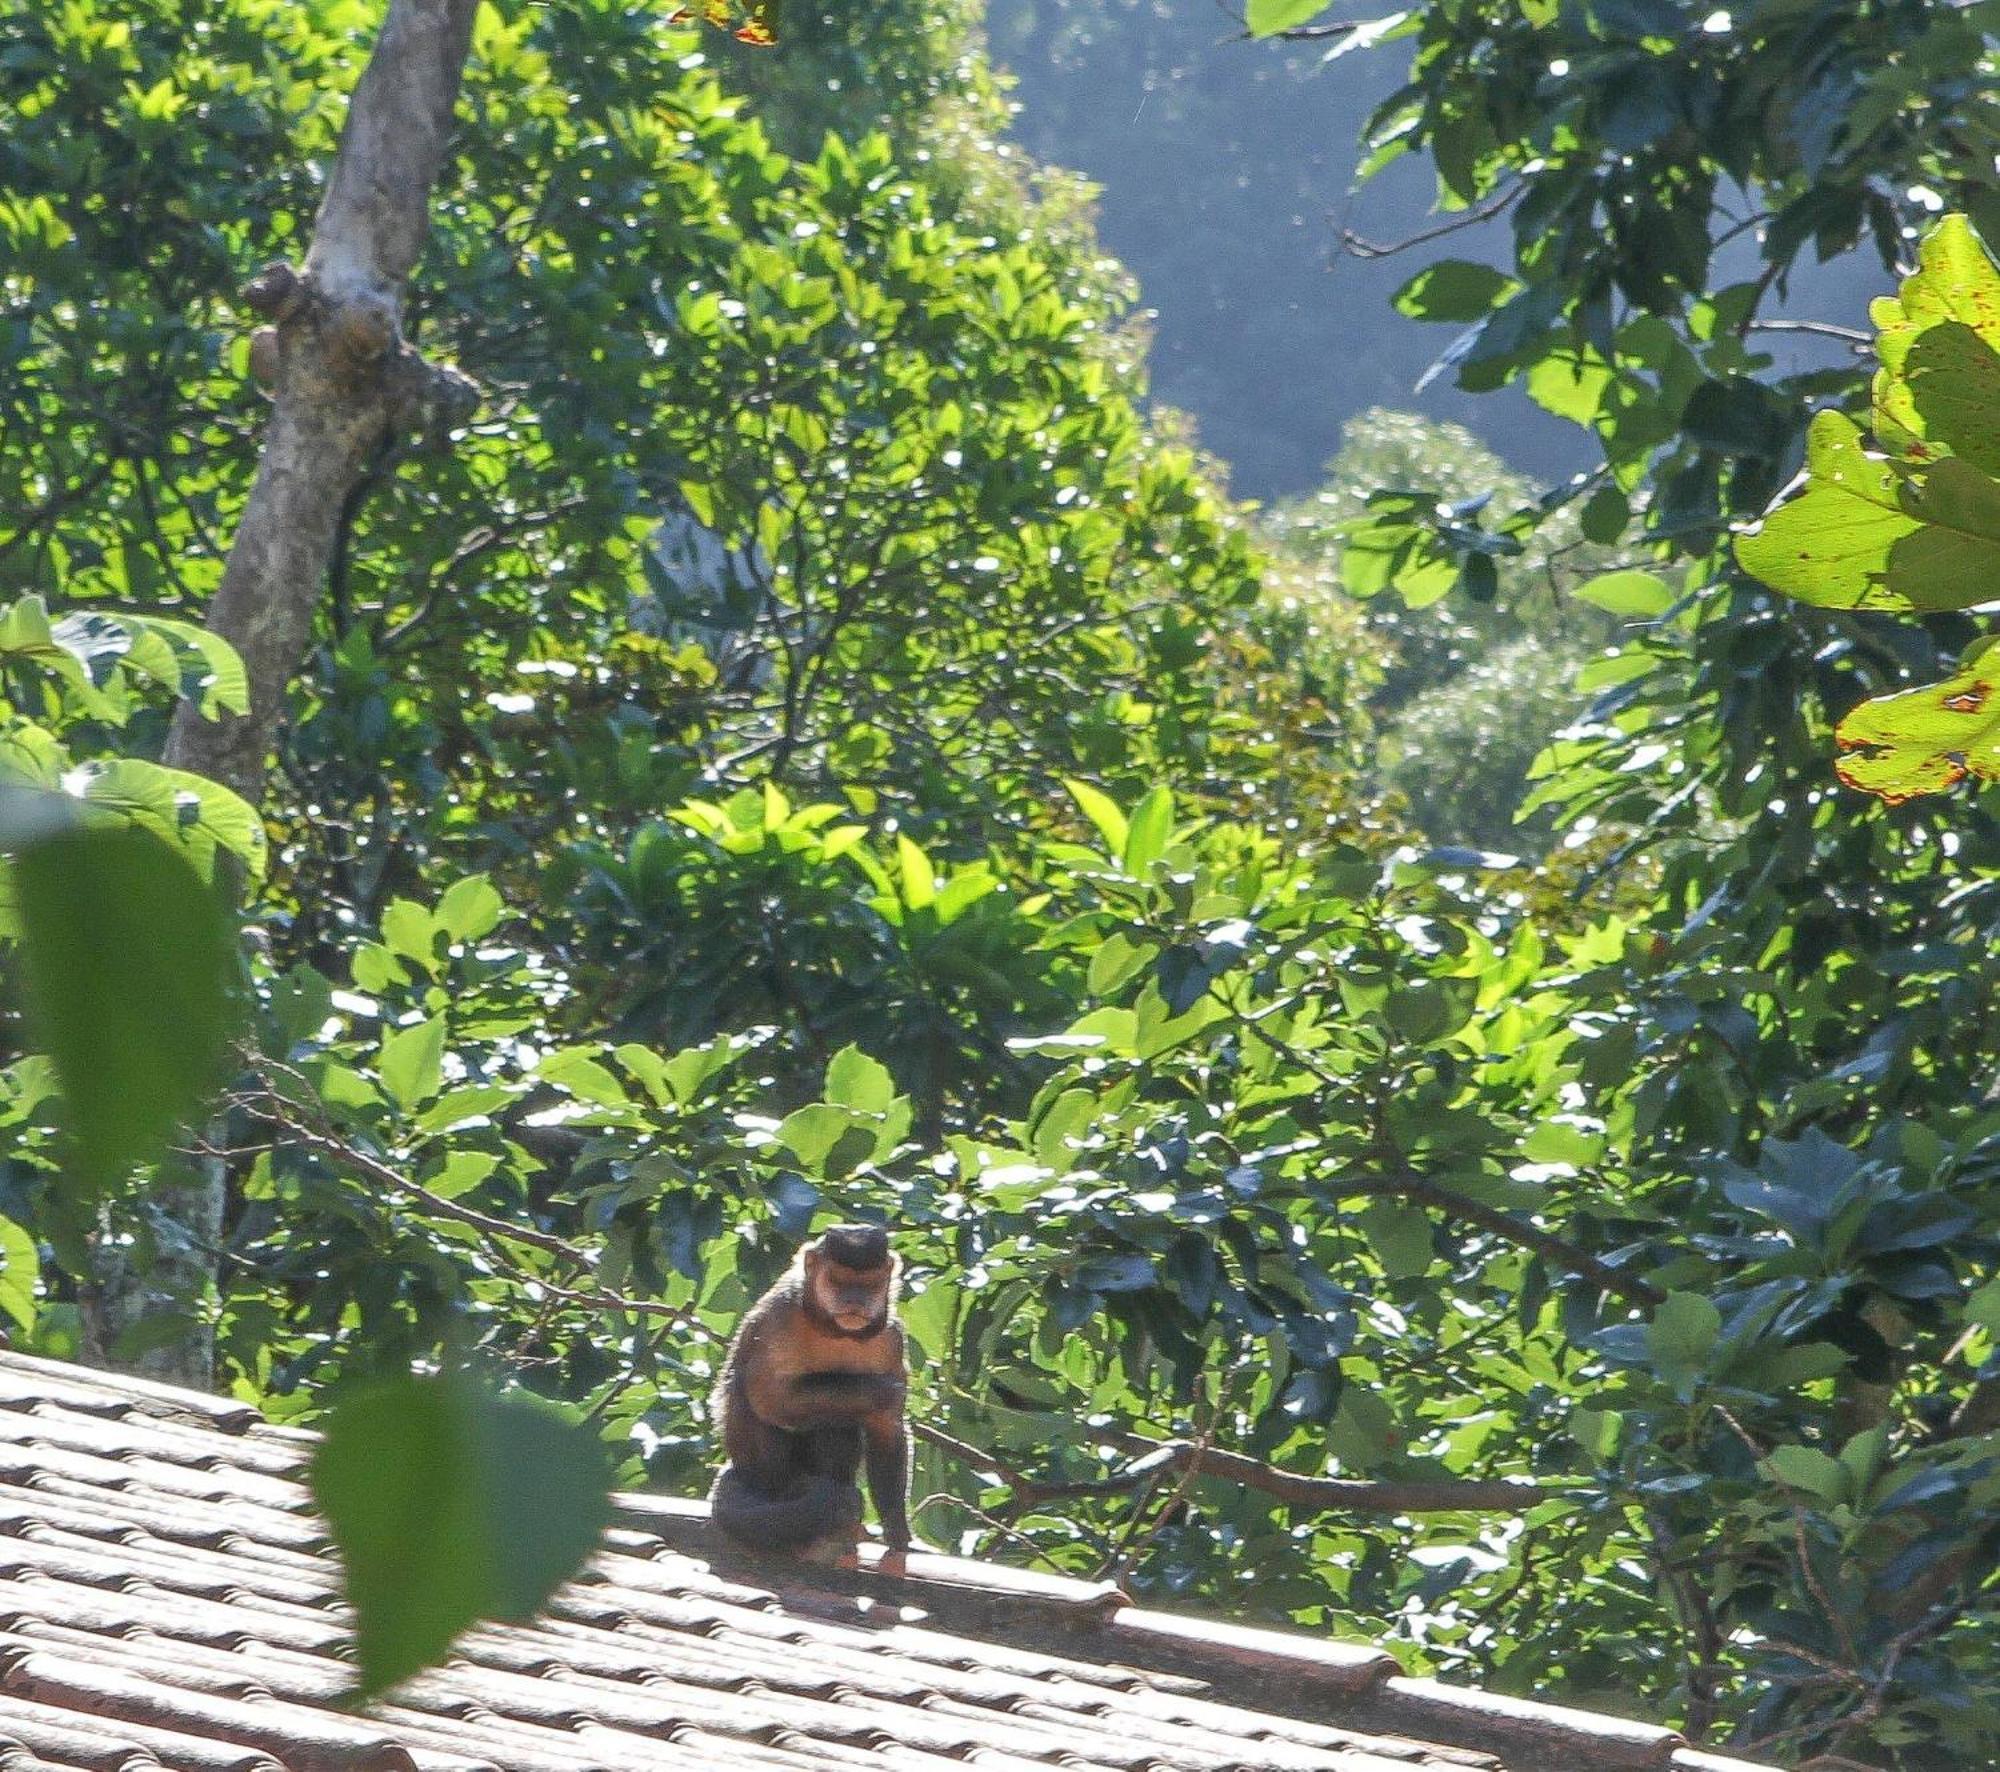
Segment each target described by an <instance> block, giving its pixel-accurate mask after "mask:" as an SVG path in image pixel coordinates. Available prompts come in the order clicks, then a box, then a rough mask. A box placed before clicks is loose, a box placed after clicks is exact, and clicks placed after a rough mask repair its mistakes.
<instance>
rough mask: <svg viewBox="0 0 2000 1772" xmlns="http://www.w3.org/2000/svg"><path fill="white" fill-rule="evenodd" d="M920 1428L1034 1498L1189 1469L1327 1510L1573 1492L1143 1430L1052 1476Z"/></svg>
mask: <svg viewBox="0 0 2000 1772" xmlns="http://www.w3.org/2000/svg"><path fill="white" fill-rule="evenodd" d="M912 1428H913V1430H914V1431H915V1433H916V1435H917V1437H918V1438H919V1439H922V1440H927V1441H929V1442H930V1444H931V1445H933V1446H937V1447H940V1448H941V1449H942V1450H944V1451H945V1452H947V1453H949V1454H950V1455H951V1456H952V1457H953V1458H954V1459H956V1460H957V1461H958V1462H959V1463H961V1464H965V1465H969V1466H970V1467H971V1468H972V1469H974V1470H982V1471H991V1472H993V1473H994V1474H995V1475H996V1476H998V1477H999V1478H1000V1479H1001V1481H1002V1482H1003V1483H1005V1485H1006V1486H1007V1487H1008V1488H1009V1489H1011V1490H1012V1491H1013V1492H1014V1497H1015V1499H1016V1500H1017V1501H1020V1502H1023V1503H1026V1504H1027V1505H1029V1506H1033V1505H1036V1504H1038V1503H1041V1502H1044V1501H1060V1500H1062V1499H1064V1498H1066V1497H1070V1496H1084V1495H1121V1494H1126V1493H1129V1492H1130V1491H1132V1490H1135V1489H1142V1488H1145V1487H1146V1486H1147V1485H1149V1484H1152V1483H1156V1482H1159V1481H1161V1480H1162V1479H1163V1478H1167V1477H1173V1476H1180V1475H1183V1474H1188V1473H1191V1474H1192V1475H1193V1476H1195V1477H1197V1478H1201V1479H1206V1480H1208V1481H1211V1482H1218V1483H1233V1484H1234V1485H1235V1486H1236V1487H1238V1488H1239V1489H1254V1490H1256V1491H1257V1493H1259V1494H1260V1495H1269V1496H1271V1497H1273V1498H1274V1499H1276V1500H1278V1501H1283V1502H1288V1503H1290V1504H1291V1505H1292V1506H1294V1507H1305V1508H1312V1509H1315V1510H1317V1511H1321V1512H1326V1513H1341V1512H1345V1513H1361V1514H1444V1513H1520V1512H1522V1511H1524V1510H1525V1509H1527V1508H1531V1507H1533V1506H1535V1505H1536V1504H1537V1503H1538V1502H1543V1501H1547V1500H1549V1499H1551V1498H1552V1497H1553V1496H1557V1495H1561V1494H1564V1493H1566V1492H1567V1491H1565V1490H1562V1489H1557V1488H1549V1487H1544V1486H1542V1485H1540V1484H1537V1483H1524V1482H1518V1481H1516V1480H1514V1479H1513V1478H1510V1477H1494V1478H1459V1477H1450V1478H1415V1479H1408V1480H1394V1479H1391V1480H1385V1481H1381V1482H1370V1481H1364V1480H1362V1479H1359V1478H1355V1477H1305V1476H1299V1475H1296V1474H1295V1473H1293V1472H1291V1471H1282V1470H1277V1469H1274V1468H1273V1467H1272V1466H1270V1465H1268V1464H1261V1463H1259V1462H1258V1461H1257V1460H1256V1459H1254V1458H1247V1457H1245V1456H1244V1455H1243V1454H1242V1453H1240V1452H1224V1451H1222V1450H1220V1449H1219V1448H1217V1447H1214V1446H1202V1445H1198V1444H1197V1443H1195V1442H1194V1441H1192V1440H1165V1441H1161V1440H1148V1439H1145V1438H1143V1437H1142V1436H1140V1435H1137V1434H1121V1435H1119V1436H1117V1438H1118V1443H1119V1444H1120V1445H1121V1446H1123V1447H1125V1448H1126V1449H1127V1450H1129V1451H1132V1452H1136V1453H1138V1454H1139V1456H1138V1457H1137V1458H1135V1459H1134V1460H1133V1461H1132V1463H1130V1464H1128V1465H1126V1466H1125V1467H1124V1468H1123V1469H1122V1470H1118V1471H1114V1472H1113V1473H1112V1474H1111V1475H1110V1476H1108V1477H1091V1478H1085V1479H1081V1480H1079V1481H1076V1482H1069V1483H1044V1482H1040V1481H1037V1480H1036V1479H1034V1478H1032V1477H1027V1476H1024V1475H1023V1474H1021V1473H1020V1472H1019V1471H1015V1470H1012V1469H1010V1468H1009V1467H1008V1466H1007V1465H1006V1464H1005V1463H1003V1462H1002V1461H1001V1460H999V1459H997V1458H995V1457H994V1456H993V1455H992V1454H991V1453H989V1452H983V1451H981V1450H980V1449H979V1448H978V1447H977V1446H974V1445H970V1444H969V1443H967V1442H966V1441H964V1440H961V1439H958V1438H956V1437H954V1436H953V1435H951V1434H948V1433H946V1432H945V1431H944V1430H943V1429H942V1428H936V1427H933V1426H931V1425H930V1423H928V1422H923V1421H919V1422H914V1423H912Z"/></svg>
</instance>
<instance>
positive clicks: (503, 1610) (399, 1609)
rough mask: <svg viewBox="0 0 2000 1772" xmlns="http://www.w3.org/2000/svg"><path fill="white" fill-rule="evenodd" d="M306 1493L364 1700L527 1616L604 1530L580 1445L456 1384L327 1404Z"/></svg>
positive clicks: (589, 1441) (534, 1415)
mask: <svg viewBox="0 0 2000 1772" xmlns="http://www.w3.org/2000/svg"><path fill="white" fill-rule="evenodd" d="M311 1482H312V1491H313V1495H314V1497H315V1498H316V1499H317V1500H318V1502H319V1505H320V1508H321V1509H322V1511H324V1513H325V1515H326V1519H327V1524H328V1526H329V1527H330V1528H331V1529H332V1533H333V1540H334V1543H335V1545H336V1546H337V1547H338V1548H339V1551H340V1555H341V1560H342V1563H343V1564H344V1566H345V1571H346V1587H347V1600H348V1603H349V1605H351V1606H352V1607H353V1608H354V1639H355V1659H356V1661H357V1662H358V1664H359V1669H360V1677H359V1681H358V1685H359V1689H360V1692H361V1693H362V1695H364V1696H366V1695H369V1694H372V1693H376V1692H380V1691H382V1690H384V1689H385V1688H387V1687H389V1686H393V1685H394V1684H396V1682H397V1681H399V1680H403V1679H407V1678H408V1677H409V1676H410V1675H411V1674H413V1673H415V1672H417V1671H418V1670H419V1669H420V1668H423V1667H427V1666H429V1665H430V1664H431V1663H432V1662H434V1661H436V1660H438V1659H439V1658H440V1657H441V1656H442V1655H443V1654H444V1652H445V1651H446V1649H447V1648H449V1647H450V1645H451V1642H452V1639H453V1638H454V1637H456V1636H457V1635H458V1633H459V1632H460V1631H462V1630H464V1629H465V1628H466V1627H467V1626H468V1625H470V1624H473V1623H474V1622H476V1621H477V1620H479V1619H482V1618H498V1619H507V1620H516V1621H518V1620H523V1619H526V1618H529V1617H531V1616H532V1615H533V1614H534V1612H535V1610H536V1609H537V1608H538V1607H539V1606H540V1605H541V1604H542V1602H543V1601H544V1600H546V1599H547V1598H548V1597H549V1595H550V1594H551V1593H552V1592H553V1591H554V1590H555V1588H556V1587H557V1586H558V1584H560V1583H561V1582H563V1581H565V1580H566V1579H568V1577H569V1576H570V1575H572V1574H573V1573H574V1572H575V1571H576V1569H577V1567H578V1566H579V1565H580V1564H581V1563H582V1561H583V1559H584V1558H585V1557H587V1556H588V1555H589V1554H590V1552H591V1551H592V1549H593V1548H595V1546H596V1544H597V1540H598V1536H599V1534H600V1533H601V1532H602V1531H603V1529H604V1525H605V1522H606V1521H607V1520H608V1519H609V1517H610V1508H609V1506H608V1503H607V1494H608V1489H609V1473H608V1471H607V1468H606V1464H605V1459H604V1454H603V1449H602V1447H601V1446H600V1445H599V1444H598V1442H597V1441H596V1440H595V1439H593V1438H592V1436H591V1435H590V1434H589V1433H587V1432H586V1431H585V1430H584V1429H582V1428H581V1427H579V1426H577V1425H576V1424H575V1423H574V1422H572V1421H570V1420H569V1419H567V1418H566V1417H565V1416H564V1415H563V1414H562V1413H561V1412H560V1411H559V1410H558V1409H556V1408H555V1407H554V1406H553V1405H552V1404H549V1403H545V1402H543V1401H542V1400H541V1399H539V1398H536V1397H530V1396H527V1395H525V1394H523V1393H521V1392H507V1393H499V1392H495V1391H493V1390H492V1389H490V1388H489V1387H487V1386H486V1385H483V1384H481V1383H479V1382H478V1381H476V1380H475V1379H472V1378H470V1377H468V1376H466V1375H465V1374H463V1373H450V1374H445V1375H443V1376H432V1377H425V1378H406V1379H401V1380H398V1381H395V1382H393V1383H390V1384H387V1385H384V1386H382V1387H380V1388H378V1389H376V1390H372V1391H367V1392H364V1393H361V1394H360V1395H357V1396H355V1397H353V1398H352V1399H350V1400H349V1401H347V1402H344V1403H342V1404H341V1405H340V1407H339V1408H338V1409H336V1410H335V1411H334V1414H333V1417H332V1419H331V1421H329V1423H328V1424H327V1430H326V1439H325V1441H324V1443H323V1444H322V1445H321V1446H320V1448H319V1451H318V1452H317V1453H316V1454H315V1456H314V1458H313V1461H312V1472H311Z"/></svg>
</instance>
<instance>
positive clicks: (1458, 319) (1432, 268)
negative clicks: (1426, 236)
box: [1392, 258, 1520, 325]
mask: <svg viewBox="0 0 2000 1772" xmlns="http://www.w3.org/2000/svg"><path fill="white" fill-rule="evenodd" d="M1519 287H1520V285H1519V284H1518V283H1516V282H1515V281H1514V279H1513V278H1512V277H1510V276H1508V275H1507V273H1506V272H1505V271H1496V270H1495V269H1494V268H1493V267H1492V266H1491V265H1482V264H1474V263H1473V262H1472V261H1471V260H1470V259H1463V258H1447V259H1441V260H1439V262H1438V263H1436V264H1434V265H1426V266H1424V268H1423V269H1422V270H1421V271H1419V272H1418V273H1417V274H1416V275H1415V276H1414V277H1412V278H1411V279H1410V280H1409V282H1407V283H1405V284H1404V285H1403V287H1402V288H1401V289H1399V290H1397V291H1396V293H1395V296H1394V297H1393V298H1392V299H1393V300H1394V302H1395V304H1396V307H1397V309H1398V311H1399V312H1401V313H1404V314H1407V315H1409V317H1410V318H1411V319H1413V320H1446V321H1451V322H1453V323H1454V324H1457V325H1464V324H1466V323H1467V322H1468V321H1472V320H1483V319H1484V318H1485V317H1486V315H1487V312H1488V311H1489V310H1490V309H1492V308H1495V307H1497V306H1498V305H1499V304H1500V303H1501V302H1502V301H1504V300H1505V299H1506V298H1507V297H1508V296H1510V295H1512V294H1513V293H1514V291H1515V290H1516V289H1518V288H1519Z"/></svg>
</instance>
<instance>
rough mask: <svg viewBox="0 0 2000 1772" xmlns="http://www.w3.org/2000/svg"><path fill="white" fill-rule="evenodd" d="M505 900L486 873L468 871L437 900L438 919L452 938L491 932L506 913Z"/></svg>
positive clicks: (469, 938)
mask: <svg viewBox="0 0 2000 1772" xmlns="http://www.w3.org/2000/svg"><path fill="white" fill-rule="evenodd" d="M506 912H507V906H506V903H505V902H504V901H503V900H502V898H501V897H500V894H499V893H498V892H497V891H495V890H494V886H493V882H492V881H491V880H489V879H487V877H486V876H485V875H484V874H468V875H467V876H466V877H465V878H464V879H463V880H459V881H456V882H454V883H453V884H452V886H451V887H450V888H449V890H447V891H446V893H445V895H444V897H442V898H441V899H439V900H438V907H437V920H438V922H439V923H441V924H442V925H443V926H444V931H445V933H446V934H447V935H449V936H450V937H451V939H452V940H453V941H477V940H479V938H480V937H481V936H483V935H491V934H492V933H493V931H494V929H495V928H497V927H498V926H499V922H500V919H501V918H502V917H503V916H505V915H506Z"/></svg>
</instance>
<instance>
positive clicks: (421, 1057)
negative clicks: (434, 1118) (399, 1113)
mask: <svg viewBox="0 0 2000 1772" xmlns="http://www.w3.org/2000/svg"><path fill="white" fill-rule="evenodd" d="M443 1073H444V1017H443V1016H442V1015H433V1016H432V1017H431V1018H430V1019H429V1020H428V1021H420V1022H418V1023H417V1024H416V1025H415V1026H414V1027H406V1028H399V1029H397V1031H396V1032H394V1033H392V1034H390V1035H388V1036H387V1038H385V1039H384V1040H383V1042H382V1056H381V1058H380V1059H379V1060H377V1062H376V1074H377V1075H378V1076H379V1077H380V1078H381V1079H382V1087H383V1088H384V1089H386V1090H387V1091H388V1092H389V1098H390V1100H392V1101H393V1102H395V1104H396V1105H397V1106H398V1107H400V1108H401V1109H402V1110H403V1111H404V1112H405V1113H409V1112H410V1111H411V1110H413V1109H415V1108H419V1107H421V1106H422V1105H423V1104H424V1103H425V1102H427V1101H429V1100H430V1098H431V1097H432V1096H433V1095H435V1094H436V1093H437V1092H438V1084H439V1082H440V1081H441V1079H442V1077H443Z"/></svg>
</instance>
